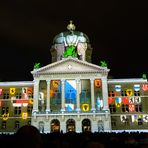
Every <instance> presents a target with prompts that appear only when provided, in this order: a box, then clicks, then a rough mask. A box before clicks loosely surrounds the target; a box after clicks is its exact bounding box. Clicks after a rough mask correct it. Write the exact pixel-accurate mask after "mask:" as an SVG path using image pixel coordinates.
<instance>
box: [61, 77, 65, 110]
mask: <svg viewBox="0 0 148 148" xmlns="http://www.w3.org/2000/svg"><path fill="white" fill-rule="evenodd" d="M61 83H62V92H61V93H62V98H61V99H62V100H61V112H64V111H65V79H62V80H61Z"/></svg>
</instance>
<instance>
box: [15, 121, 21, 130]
mask: <svg viewBox="0 0 148 148" xmlns="http://www.w3.org/2000/svg"><path fill="white" fill-rule="evenodd" d="M19 127H20V122H19V121H15V125H14V128H15V129H18V128H19Z"/></svg>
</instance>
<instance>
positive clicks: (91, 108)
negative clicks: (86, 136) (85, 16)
mask: <svg viewBox="0 0 148 148" xmlns="http://www.w3.org/2000/svg"><path fill="white" fill-rule="evenodd" d="M67 29H68V30H67V31H66V32H61V33H60V34H58V35H56V36H55V38H54V40H53V45H52V47H51V49H50V51H51V55H52V63H50V64H48V65H46V66H44V67H38V66H35V67H34V69H33V71H31V73H32V75H33V81H31V82H30V81H28V82H24V81H22V82H0V119H1V120H0V131H1V132H15V131H16V130H17V129H18V128H20V127H21V126H23V125H26V124H31V125H34V126H36V127H37V128H38V129H39V130H40V132H45V133H48V132H55V131H63V132H69V131H75V132H84V131H92V132H102V131H113V130H137V129H139V130H147V129H148V108H147V105H148V83H147V79H144V78H138V79H108V73H109V71H110V70H109V69H108V68H107V66H106V65H102V66H98V65H95V64H92V63H91V54H92V48H91V44H90V41H89V38H88V37H87V35H86V34H84V33H83V32H79V31H75V25H74V24H73V23H72V22H70V24H69V25H68V26H67Z"/></svg>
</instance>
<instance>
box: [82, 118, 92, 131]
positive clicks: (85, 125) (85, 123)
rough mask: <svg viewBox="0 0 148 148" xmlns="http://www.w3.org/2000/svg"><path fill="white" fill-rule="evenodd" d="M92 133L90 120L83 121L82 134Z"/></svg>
mask: <svg viewBox="0 0 148 148" xmlns="http://www.w3.org/2000/svg"><path fill="white" fill-rule="evenodd" d="M86 131H91V122H90V120H89V119H84V120H83V121H82V132H86Z"/></svg>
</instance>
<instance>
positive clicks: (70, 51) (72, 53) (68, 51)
mask: <svg viewBox="0 0 148 148" xmlns="http://www.w3.org/2000/svg"><path fill="white" fill-rule="evenodd" d="M75 49H76V47H75V46H74V45H71V46H68V47H66V51H65V52H64V58H66V57H68V56H72V57H77V53H76V51H75Z"/></svg>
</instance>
